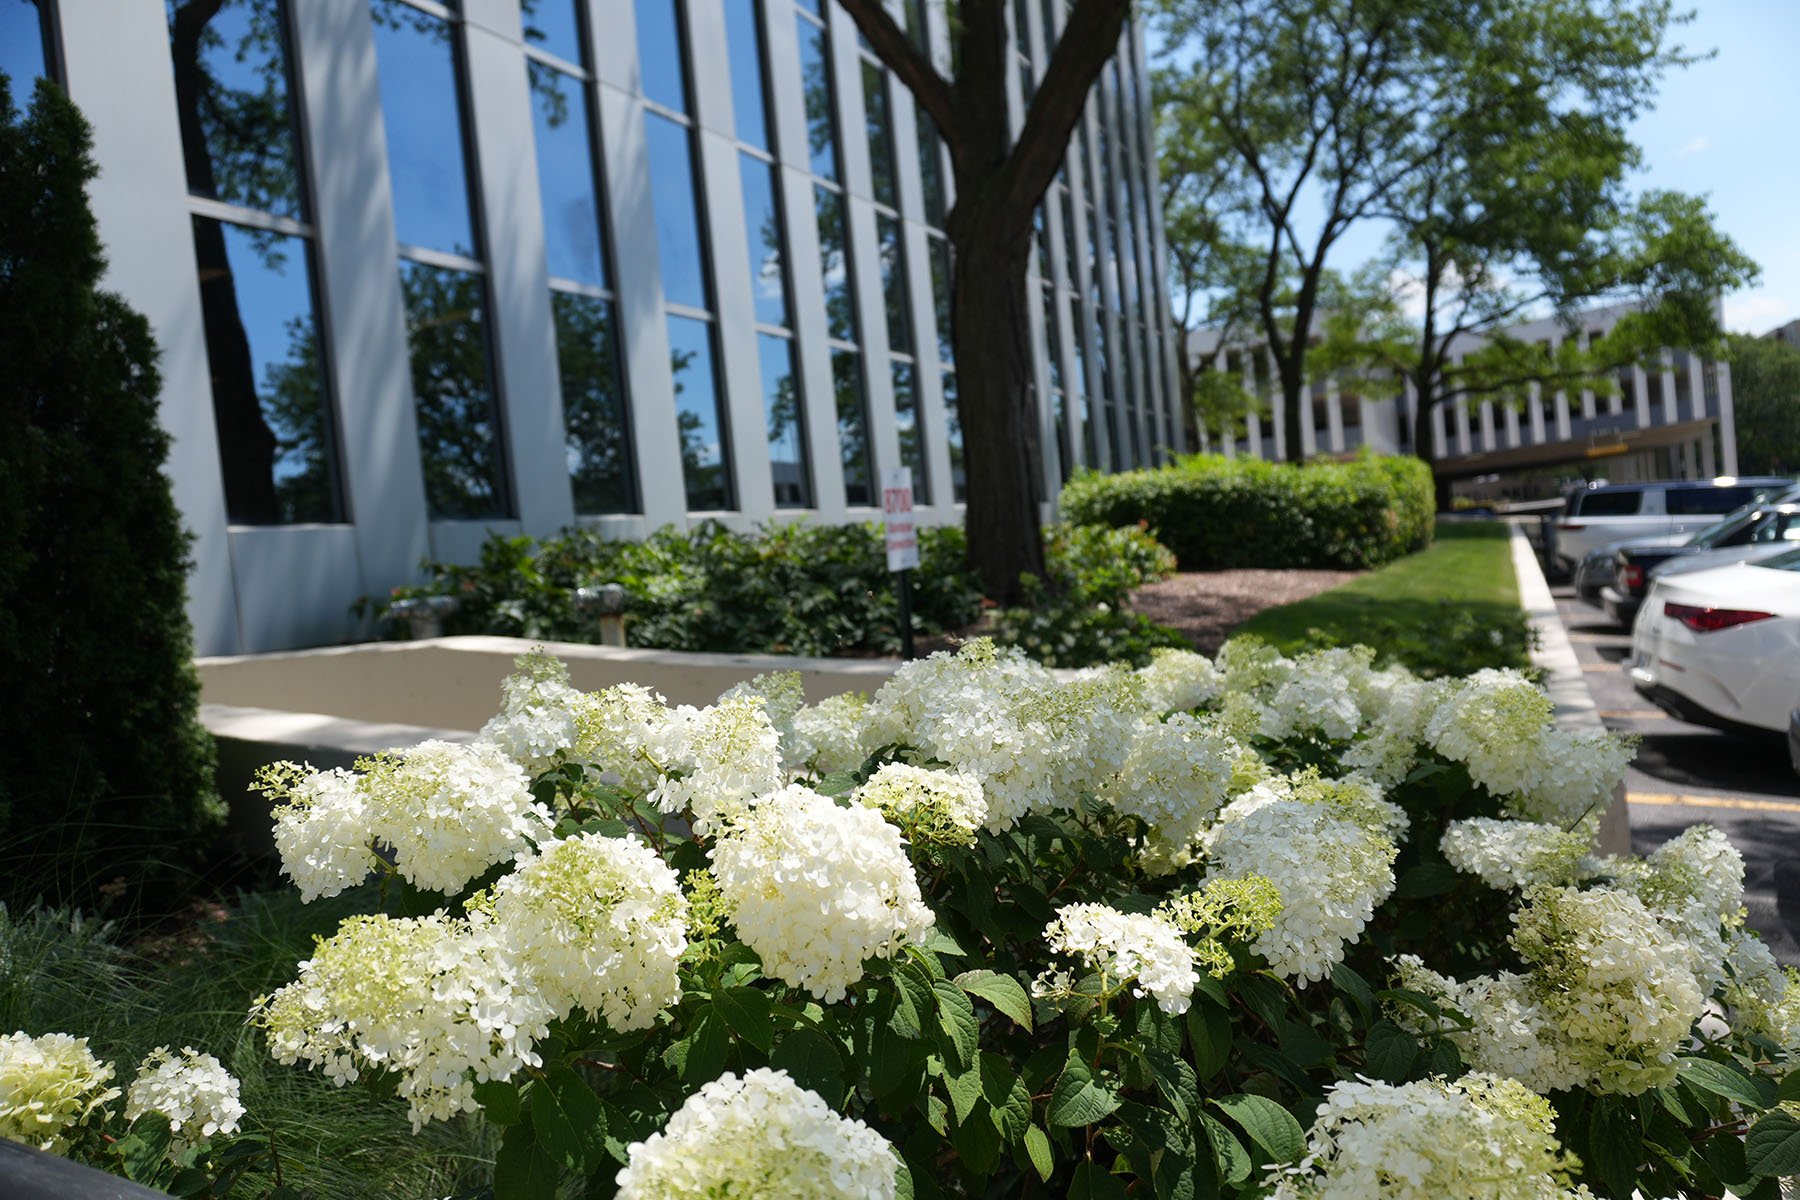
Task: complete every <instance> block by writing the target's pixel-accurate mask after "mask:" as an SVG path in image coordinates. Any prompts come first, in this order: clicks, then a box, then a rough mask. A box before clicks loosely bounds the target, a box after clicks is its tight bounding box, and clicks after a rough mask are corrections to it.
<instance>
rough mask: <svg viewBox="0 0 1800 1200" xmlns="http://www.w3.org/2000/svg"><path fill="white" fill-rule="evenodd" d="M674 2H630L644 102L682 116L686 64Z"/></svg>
mask: <svg viewBox="0 0 1800 1200" xmlns="http://www.w3.org/2000/svg"><path fill="white" fill-rule="evenodd" d="M677 3H678V0H634V8H635V10H636V12H637V44H638V81H639V83H640V84H641V86H642V87H643V89H644V99H646V100H650V101H654V102H655V103H657V104H660V105H662V106H663V107H664V108H666V109H669V110H671V111H672V112H678V113H685V112H687V110H688V106H687V65H686V62H685V60H684V59H683V57H682V53H681V17H680V15H679V14H678V13H677V12H676V10H675V9H676V4H677Z"/></svg>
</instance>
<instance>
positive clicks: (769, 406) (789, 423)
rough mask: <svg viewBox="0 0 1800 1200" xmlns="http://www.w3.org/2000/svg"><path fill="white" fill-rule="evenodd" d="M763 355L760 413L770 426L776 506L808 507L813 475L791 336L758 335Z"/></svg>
mask: <svg viewBox="0 0 1800 1200" xmlns="http://www.w3.org/2000/svg"><path fill="white" fill-rule="evenodd" d="M757 343H758V350H759V353H760V355H761V357H762V383H763V414H764V419H765V422H766V423H767V425H768V429H769V471H770V474H771V475H772V476H773V477H774V480H775V507H776V508H811V507H812V477H811V473H810V472H809V471H808V470H807V464H806V432H805V428H804V421H803V420H802V417H801V407H800V373H799V372H798V371H796V370H795V369H794V343H793V340H792V339H791V338H784V337H776V336H775V335H774V334H769V333H765V334H763V335H761V336H760V337H758V338H757Z"/></svg>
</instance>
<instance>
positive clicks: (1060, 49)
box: [860, 0, 1131, 226]
mask: <svg viewBox="0 0 1800 1200" xmlns="http://www.w3.org/2000/svg"><path fill="white" fill-rule="evenodd" d="M860 2H861V3H865V4H866V3H868V2H869V0H860ZM1130 13H1131V0H1075V7H1074V8H1072V9H1070V10H1069V20H1068V23H1067V24H1066V25H1064V26H1063V31H1062V34H1061V36H1060V37H1058V38H1057V42H1056V50H1055V51H1054V52H1053V53H1052V54H1051V55H1050V66H1049V67H1048V68H1047V69H1046V70H1045V72H1044V78H1043V80H1042V82H1040V83H1039V84H1038V89H1037V94H1036V96H1034V97H1033V98H1032V101H1031V107H1030V108H1029V109H1027V110H1026V113H1025V124H1024V127H1023V128H1021V129H1020V130H1019V140H1018V141H1017V142H1015V143H1013V149H1012V153H1011V154H1010V155H1008V156H1007V160H1006V167H1005V169H1004V170H1005V180H1004V182H1003V184H1002V186H1001V188H1000V196H1001V198H1002V204H1003V205H1004V207H1005V209H1006V211H1007V212H1008V213H1009V214H1010V215H1011V216H1012V217H1013V218H1014V219H1015V220H1017V221H1018V222H1020V223H1021V226H1023V225H1027V224H1029V223H1030V222H1031V213H1032V210H1033V209H1035V208H1036V207H1037V203H1038V201H1039V200H1040V199H1042V198H1043V195H1044V192H1045V190H1046V189H1048V188H1049V186H1050V182H1051V180H1053V179H1054V178H1055V177H1056V172H1057V170H1058V169H1059V168H1060V167H1061V166H1062V163H1063V156H1064V155H1065V154H1067V153H1068V149H1069V136H1070V134H1072V133H1073V132H1074V130H1075V123H1076V122H1077V121H1079V120H1080V119H1081V111H1082V109H1083V108H1084V107H1085V106H1086V105H1087V97H1088V93H1089V91H1091V90H1092V89H1093V86H1094V81H1095V80H1096V79H1098V78H1100V72H1101V70H1103V69H1104V68H1105V66H1106V64H1107V62H1108V60H1110V59H1111V58H1112V56H1113V54H1114V53H1115V52H1116V51H1117V50H1118V48H1119V37H1120V35H1121V34H1122V33H1123V32H1124V29H1125V20H1126V18H1127V17H1128V16H1129V15H1130Z"/></svg>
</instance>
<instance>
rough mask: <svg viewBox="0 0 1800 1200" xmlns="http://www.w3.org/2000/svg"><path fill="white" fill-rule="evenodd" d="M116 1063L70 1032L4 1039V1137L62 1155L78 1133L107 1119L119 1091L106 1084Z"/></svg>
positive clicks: (0, 1048)
mask: <svg viewBox="0 0 1800 1200" xmlns="http://www.w3.org/2000/svg"><path fill="white" fill-rule="evenodd" d="M112 1077H113V1068H112V1064H111V1063H103V1062H101V1061H100V1060H99V1059H97V1058H95V1057H94V1055H93V1054H92V1053H91V1052H90V1051H89V1050H88V1040H87V1039H86V1038H77V1037H70V1036H69V1035H68V1034H66V1033H46V1034H44V1035H43V1036H42V1037H35V1038H34V1037H31V1036H30V1035H28V1034H26V1033H25V1032H23V1031H20V1032H18V1033H10V1034H7V1035H6V1036H4V1037H0V1138H8V1139H10V1140H12V1141H15V1142H24V1143H25V1144H26V1145H28V1146H35V1147H37V1148H38V1149H39V1150H48V1151H51V1152H52V1153H58V1152H60V1151H62V1150H63V1149H65V1148H66V1147H67V1146H68V1144H69V1140H70V1136H71V1134H72V1133H73V1131H75V1130H77V1129H78V1128H80V1127H81V1126H83V1125H85V1124H87V1122H88V1121H89V1120H91V1119H93V1118H94V1117H95V1116H96V1114H98V1115H99V1116H100V1118H101V1119H104V1117H105V1113H104V1108H105V1106H106V1105H107V1104H108V1103H110V1102H111V1101H113V1100H114V1099H117V1097H118V1095H119V1089H118V1088H114V1087H107V1086H106V1085H107V1083H108V1081H110V1080H111V1079H112Z"/></svg>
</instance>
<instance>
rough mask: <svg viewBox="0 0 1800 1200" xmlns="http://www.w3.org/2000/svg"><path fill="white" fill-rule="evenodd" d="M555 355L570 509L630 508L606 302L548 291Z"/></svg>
mask: <svg viewBox="0 0 1800 1200" xmlns="http://www.w3.org/2000/svg"><path fill="white" fill-rule="evenodd" d="M550 309H551V311H552V312H553V313H555V315H556V360H557V366H558V368H559V369H560V372H561V375H562V402H563V449H564V454H565V457H566V458H567V461H568V468H569V484H570V487H571V488H572V489H573V491H574V494H575V511H576V512H577V513H580V514H581V515H583V516H591V515H594V514H598V513H625V512H636V511H637V487H636V481H635V480H634V479H633V478H632V471H631V429H630V426H629V424H628V417H629V412H628V410H627V408H626V405H625V389H624V387H623V385H622V384H621V382H620V379H619V353H618V338H617V336H616V332H615V326H614V325H613V308H612V302H611V301H608V300H601V299H599V298H597V297H594V296H583V295H578V294H576V293H574V292H560V291H552V292H551V293H550Z"/></svg>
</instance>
